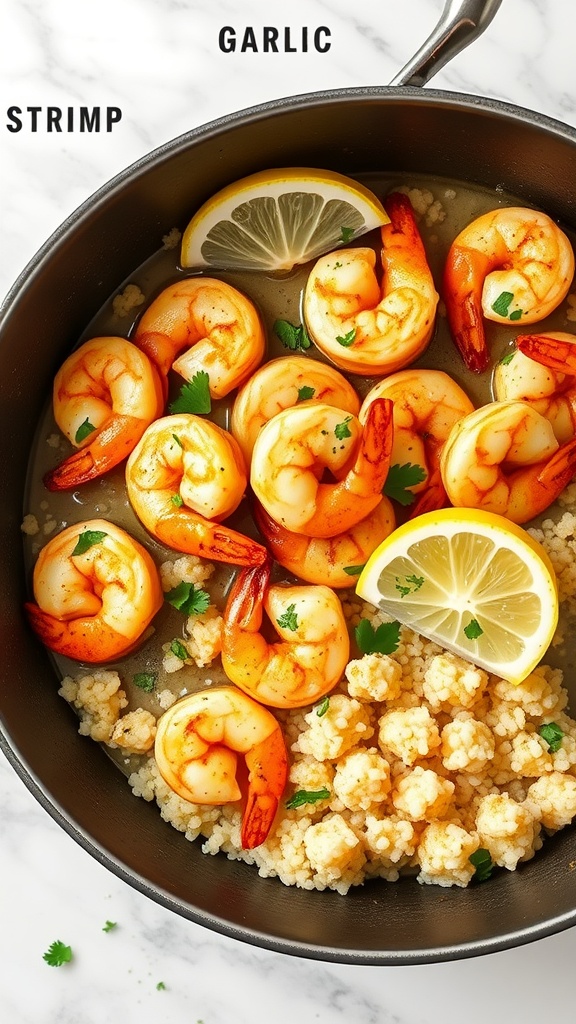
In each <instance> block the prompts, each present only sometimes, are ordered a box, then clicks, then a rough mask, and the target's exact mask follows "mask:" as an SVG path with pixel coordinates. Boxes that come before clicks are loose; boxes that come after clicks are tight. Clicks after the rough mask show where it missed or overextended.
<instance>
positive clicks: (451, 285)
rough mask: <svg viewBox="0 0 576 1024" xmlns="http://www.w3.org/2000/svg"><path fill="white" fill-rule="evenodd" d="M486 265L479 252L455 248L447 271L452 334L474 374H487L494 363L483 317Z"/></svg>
mask: <svg viewBox="0 0 576 1024" xmlns="http://www.w3.org/2000/svg"><path fill="white" fill-rule="evenodd" d="M486 262H487V261H486V260H484V258H483V257H482V256H481V255H480V254H478V253H474V252H472V251H471V250H469V249H464V248H462V247H458V248H456V247H453V248H452V250H451V251H450V253H449V254H448V259H447V262H446V268H445V271H444V282H443V295H444V301H445V303H446V315H447V317H448V324H449V326H450V333H451V335H452V338H453V340H454V343H455V344H456V347H457V348H458V350H459V351H460V354H461V356H462V358H463V360H464V362H465V364H466V366H467V367H468V369H469V370H471V371H472V372H473V373H483V372H484V370H486V369H487V367H488V364H489V362H490V354H489V352H488V346H487V344H486V333H485V330H484V321H483V317H482V282H483V280H484V277H485V274H486V270H487V266H485V264H486Z"/></svg>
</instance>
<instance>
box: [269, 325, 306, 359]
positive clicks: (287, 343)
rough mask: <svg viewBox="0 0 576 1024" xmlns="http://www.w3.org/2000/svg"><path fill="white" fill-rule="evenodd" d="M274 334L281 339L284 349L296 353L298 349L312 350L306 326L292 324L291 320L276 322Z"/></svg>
mask: <svg viewBox="0 0 576 1024" xmlns="http://www.w3.org/2000/svg"><path fill="white" fill-rule="evenodd" d="M272 330H273V331H274V334H275V335H276V337H277V338H279V339H280V341H281V342H282V344H283V345H284V348H287V349H290V351H291V352H295V351H296V350H297V349H299V348H300V349H307V348H310V345H311V344H312V342H311V341H310V338H309V337H308V332H307V330H306V328H305V327H304V324H298V325H296V324H291V323H290V321H289V320H276V321H275V323H274V326H273V328H272Z"/></svg>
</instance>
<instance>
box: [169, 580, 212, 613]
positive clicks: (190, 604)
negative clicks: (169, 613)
mask: <svg viewBox="0 0 576 1024" xmlns="http://www.w3.org/2000/svg"><path fill="white" fill-rule="evenodd" d="M164 599H165V600H166V601H168V604H171V605H172V607H173V608H177V609H178V611H179V612H184V614H185V615H201V614H202V612H205V611H206V609H207V607H208V605H209V604H210V594H208V593H207V591H205V590H202V589H201V588H200V587H195V586H194V584H193V583H185V582H184V581H182V582H181V583H179V584H178V586H177V587H173V589H172V590H169V591H168V593H167V594H164Z"/></svg>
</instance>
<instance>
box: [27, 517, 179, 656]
mask: <svg viewBox="0 0 576 1024" xmlns="http://www.w3.org/2000/svg"><path fill="white" fill-rule="evenodd" d="M33 591H34V601H35V603H34V602H31V601H30V602H27V603H26V605H25V609H26V612H27V615H28V619H29V622H30V625H31V626H32V629H33V630H34V632H35V633H37V634H38V636H39V637H40V639H41V640H42V642H43V643H44V644H46V646H47V647H49V648H50V649H51V650H52V651H56V652H57V653H58V654H63V655H64V656H65V657H67V658H73V659H74V660H75V661H82V662H90V663H93V664H98V663H100V662H105V661H112V660H114V659H115V658H119V657H121V656H122V655H124V654H127V653H128V652H129V651H131V650H132V649H133V648H134V647H136V646H137V645H138V643H139V642H140V640H141V639H142V637H143V634H144V633H145V631H146V630H147V628H148V626H149V625H150V623H151V621H152V619H153V618H154V616H155V615H156V613H157V612H158V611H159V610H160V608H161V607H162V603H163V593H162V586H161V583H160V575H159V572H158V570H157V568H156V566H155V564H154V562H153V560H152V558H151V556H150V555H149V553H148V552H147V551H146V549H145V548H144V547H142V545H141V544H139V543H138V541H136V540H134V538H133V537H131V536H130V535H129V534H128V533H126V531H125V530H122V529H121V528H120V527H119V526H115V525H114V523H111V522H108V520H105V519H90V520H88V521H87V522H83V523H75V524H74V525H73V526H68V527H67V528H66V529H65V530H62V532H61V533H59V534H58V535H57V536H56V537H53V538H52V540H50V541H48V543H47V544H46V545H45V546H44V547H43V548H42V550H41V551H40V554H39V555H38V560H37V562H36V565H35V566H34V573H33Z"/></svg>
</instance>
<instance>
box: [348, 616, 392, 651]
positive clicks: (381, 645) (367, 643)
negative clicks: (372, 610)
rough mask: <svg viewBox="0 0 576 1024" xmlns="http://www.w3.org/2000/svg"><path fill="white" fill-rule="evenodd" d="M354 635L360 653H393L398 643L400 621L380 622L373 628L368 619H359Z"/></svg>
mask: <svg viewBox="0 0 576 1024" xmlns="http://www.w3.org/2000/svg"><path fill="white" fill-rule="evenodd" d="M354 635H355V637H356V643H357V644H358V647H359V649H360V650H361V651H362V654H393V653H394V651H395V650H396V649H397V647H398V644H399V643H400V623H399V622H382V623H380V625H379V626H378V627H377V628H376V629H374V626H373V625H372V623H371V622H370V621H369V620H368V619H360V622H359V623H358V625H357V626H356V629H355V630H354Z"/></svg>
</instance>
